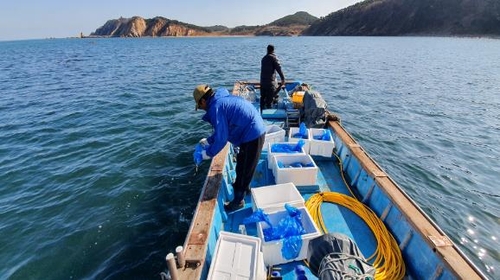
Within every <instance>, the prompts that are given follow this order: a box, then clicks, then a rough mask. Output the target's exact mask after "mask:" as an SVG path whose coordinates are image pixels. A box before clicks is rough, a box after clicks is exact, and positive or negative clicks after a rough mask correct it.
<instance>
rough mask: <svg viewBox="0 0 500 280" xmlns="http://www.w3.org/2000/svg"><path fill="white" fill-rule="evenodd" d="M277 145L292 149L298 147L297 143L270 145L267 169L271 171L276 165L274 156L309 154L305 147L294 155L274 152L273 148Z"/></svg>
mask: <svg viewBox="0 0 500 280" xmlns="http://www.w3.org/2000/svg"><path fill="white" fill-rule="evenodd" d="M276 145H288V146H290V147H291V148H295V146H297V143H290V142H275V143H269V144H268V149H267V168H269V169H271V168H273V164H274V156H275V155H290V154H292V155H300V154H304V155H305V154H307V153H306V152H305V151H304V147H302V148H301V149H300V151H296V152H293V153H285V152H282V153H280V152H273V146H276Z"/></svg>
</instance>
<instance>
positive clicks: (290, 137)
mask: <svg viewBox="0 0 500 280" xmlns="http://www.w3.org/2000/svg"><path fill="white" fill-rule="evenodd" d="M299 129H300V128H299V127H290V131H289V132H288V142H292V143H297V142H299V141H300V140H301V139H302V140H304V142H305V144H304V147H303V148H304V152H305V153H306V154H308V153H309V146H310V142H311V139H309V138H310V135H309V129H307V135H308V136H307V137H308V138H307V139H304V138H295V137H293V136H294V135H295V134H297V133H299Z"/></svg>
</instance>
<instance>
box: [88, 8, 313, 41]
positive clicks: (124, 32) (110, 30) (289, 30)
mask: <svg viewBox="0 0 500 280" xmlns="http://www.w3.org/2000/svg"><path fill="white" fill-rule="evenodd" d="M317 19H318V18H317V17H314V16H312V15H310V14H308V13H306V12H297V13H295V14H293V15H289V16H286V17H283V18H281V19H279V20H276V21H274V22H272V23H270V24H266V25H263V26H238V27H235V28H227V27H225V26H221V25H217V26H213V27H200V26H196V25H192V24H188V23H183V22H179V21H176V20H170V19H167V18H164V17H155V18H153V19H144V18H142V17H139V16H135V17H132V18H119V19H112V20H108V21H107V22H106V23H105V24H104V25H103V26H101V27H99V28H98V29H97V30H96V31H95V32H93V33H92V34H91V36H93V37H144V36H151V37H161V36H231V35H247V36H249V35H255V36H297V35H300V33H301V32H302V31H303V30H304V29H306V28H307V27H309V25H310V24H311V23H312V22H315V21H316V20H317Z"/></svg>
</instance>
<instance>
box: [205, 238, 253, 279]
mask: <svg viewBox="0 0 500 280" xmlns="http://www.w3.org/2000/svg"><path fill="white" fill-rule="evenodd" d="M260 247H261V239H259V238H257V237H253V236H248V235H242V234H237V233H232V232H226V231H221V232H220V233H219V239H217V244H216V245H215V251H214V255H213V256H212V262H211V264H210V270H209V272H208V278H207V279H214V280H215V279H256V278H257V276H258V275H260V274H261V273H260V272H259V271H258V270H260V269H262V267H261V265H260V264H259V258H260V257H261V256H260Z"/></svg>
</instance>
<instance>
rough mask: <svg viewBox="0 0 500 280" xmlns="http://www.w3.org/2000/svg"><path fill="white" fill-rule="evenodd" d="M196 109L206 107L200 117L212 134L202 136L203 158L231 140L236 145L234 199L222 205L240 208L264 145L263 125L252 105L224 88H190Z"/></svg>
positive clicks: (264, 131)
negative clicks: (211, 130)
mask: <svg viewBox="0 0 500 280" xmlns="http://www.w3.org/2000/svg"><path fill="white" fill-rule="evenodd" d="M193 97H194V101H195V102H196V110H198V109H203V110H205V111H206V113H205V115H204V116H203V118H202V119H203V120H204V121H206V122H208V123H210V124H211V125H212V127H213V129H214V132H213V134H212V135H211V136H210V137H208V138H206V139H205V138H204V139H201V141H200V143H201V144H202V145H203V146H204V150H203V152H202V155H203V159H210V158H212V157H214V156H215V155H217V154H218V153H219V152H220V151H221V150H222V149H223V148H224V146H225V145H226V144H227V142H228V141H229V142H231V144H233V145H234V146H237V147H239V153H238V155H237V158H236V181H235V182H234V184H233V189H234V199H233V200H232V201H231V202H229V203H227V204H226V205H224V209H226V211H234V210H237V209H240V208H242V207H243V206H244V205H245V203H244V197H245V194H246V193H247V192H248V191H249V190H250V182H251V180H252V177H253V174H254V172H255V168H256V167H257V163H258V162H259V157H260V152H261V151H262V146H263V145H264V140H265V135H266V127H265V125H264V121H263V120H262V117H261V116H260V114H259V112H258V111H257V109H255V107H254V106H253V105H252V104H251V103H250V102H248V101H247V100H245V99H243V98H241V97H239V96H234V95H231V94H229V92H228V91H227V89H224V88H219V89H217V90H216V91H215V92H214V91H213V90H212V89H211V88H210V87H209V86H208V85H199V86H197V87H196V88H195V89H194V92H193Z"/></svg>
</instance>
